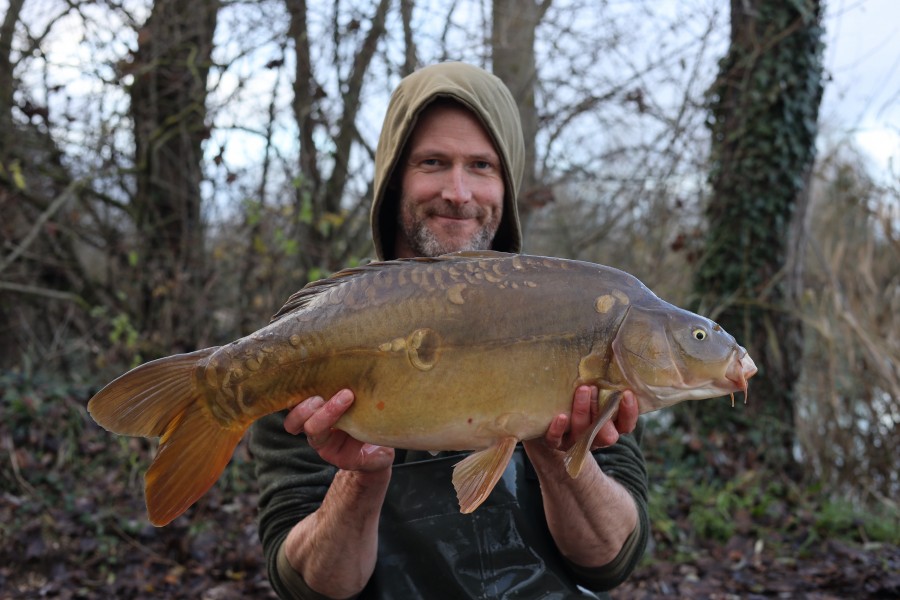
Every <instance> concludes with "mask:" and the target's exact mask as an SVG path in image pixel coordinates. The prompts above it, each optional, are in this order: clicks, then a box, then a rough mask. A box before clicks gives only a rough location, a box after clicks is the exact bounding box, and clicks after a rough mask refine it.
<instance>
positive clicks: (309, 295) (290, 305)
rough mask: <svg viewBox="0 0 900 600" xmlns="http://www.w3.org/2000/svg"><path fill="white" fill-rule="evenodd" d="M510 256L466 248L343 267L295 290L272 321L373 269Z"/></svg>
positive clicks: (505, 253)
mask: <svg viewBox="0 0 900 600" xmlns="http://www.w3.org/2000/svg"><path fill="white" fill-rule="evenodd" d="M509 256H514V255H513V254H510V253H509V252H497V251H495V250H472V251H468V250H464V251H461V252H451V253H450V254H442V255H441V256H436V257H433V258H429V257H424V256H422V257H416V258H397V259H394V260H385V261H373V262H370V263H368V264H365V265H359V266H357V267H349V268H347V269H342V270H340V271H338V272H336V273H334V274H333V275H331V276H330V277H327V278H325V279H319V280H318V281H311V282H309V283H307V284H306V285H305V286H303V288H302V289H301V290H299V291H297V292H294V294H293V295H291V297H290V298H288V299H287V302H285V303H284V306H282V307H281V309H280V310H279V311H278V312H277V313H275V315H274V316H272V319H271V320H270V323H274V322H275V321H277V320H278V319H281V318H282V317H284V316H285V315H287V314H290V313H292V312H294V311H295V310H299V309H301V308H303V307H304V306H306V305H307V304H309V302H310V301H311V300H312V299H313V298H315V297H316V296H318V295H319V294H321V293H323V292H325V291H326V290H328V289H330V288H332V287H334V286H335V285H339V284H341V283H344V281H345V280H346V279H347V278H348V277H357V276H361V275H365V274H368V273H371V272H372V271H380V270H383V269H398V268H406V267H409V266H410V265H411V264H422V263H436V262H444V261H450V260H463V259H474V258H481V259H485V258H506V257H509Z"/></svg>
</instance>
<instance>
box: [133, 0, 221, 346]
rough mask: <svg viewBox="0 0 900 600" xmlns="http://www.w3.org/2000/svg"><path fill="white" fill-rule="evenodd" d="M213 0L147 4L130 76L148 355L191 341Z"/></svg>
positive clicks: (197, 325) (196, 330)
mask: <svg viewBox="0 0 900 600" xmlns="http://www.w3.org/2000/svg"><path fill="white" fill-rule="evenodd" d="M218 9H219V2H218V0H200V1H198V2H180V1H178V0H156V2H155V3H154V5H153V12H152V14H151V15H150V18H149V19H148V20H147V23H146V24H145V25H144V27H143V28H142V29H141V30H140V32H139V35H138V50H137V53H136V56H135V63H134V65H133V69H132V72H133V74H134V83H133V85H132V86H131V115H132V117H133V119H134V134H135V170H136V173H137V187H136V192H135V196H134V199H133V204H132V207H133V213H134V218H135V223H136V225H137V230H138V232H137V233H138V236H139V240H140V246H139V255H138V257H137V261H138V262H137V264H138V265H139V267H140V268H141V269H143V270H144V271H145V274H146V275H145V277H144V278H143V281H144V282H145V284H144V287H143V293H142V298H141V303H142V310H141V322H140V323H139V324H138V330H139V331H144V332H148V333H149V334H150V335H151V336H152V339H151V340H150V342H151V348H150V349H149V352H150V353H155V352H169V351H171V350H172V349H181V350H186V349H189V348H191V347H192V346H194V345H195V344H196V343H197V342H198V341H200V338H201V337H202V336H201V333H200V332H201V331H202V330H201V327H202V323H203V322H204V321H205V319H202V318H201V313H202V306H198V305H197V303H198V302H200V300H201V298H202V293H201V290H202V287H203V284H204V280H205V278H206V275H205V266H204V258H203V228H202V222H201V210H200V209H201V195H200V183H201V181H202V179H203V174H202V161H203V152H202V143H203V140H205V139H206V138H207V137H208V135H209V128H208V125H207V123H206V96H207V74H208V72H209V68H210V55H211V53H212V48H213V33H214V32H215V27H216V17H217V13H218Z"/></svg>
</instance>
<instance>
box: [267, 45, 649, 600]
mask: <svg viewBox="0 0 900 600" xmlns="http://www.w3.org/2000/svg"><path fill="white" fill-rule="evenodd" d="M437 99H450V100H452V101H455V102H459V103H460V104H462V105H463V106H465V107H467V108H468V109H470V110H471V111H472V112H473V113H474V114H475V115H476V116H477V117H478V119H479V120H480V121H481V123H482V124H483V125H484V128H485V130H486V131H487V132H488V134H489V135H490V137H491V139H492V141H493V143H494V146H495V149H496V151H497V152H498V154H499V156H500V158H501V162H502V168H503V179H504V190H505V195H504V204H503V214H502V218H501V223H500V226H499V228H498V231H497V235H496V236H495V238H494V242H493V246H492V249H494V250H500V251H506V252H519V251H520V250H521V246H522V235H521V230H520V224H519V216H518V211H517V208H516V197H517V194H518V190H519V184H520V180H521V177H522V172H523V169H524V157H525V150H524V142H523V139H522V128H521V125H520V121H519V113H518V109H517V107H516V103H515V101H514V99H513V98H512V95H511V94H510V92H509V90H508V89H507V88H506V86H505V85H504V84H503V83H502V82H501V81H500V80H499V79H498V78H497V77H495V76H493V75H491V74H489V73H487V72H486V71H484V70H482V69H479V68H477V67H473V66H470V65H466V64H462V63H441V64H437V65H433V66H430V67H426V68H424V69H422V70H420V71H417V72H416V73H413V74H412V75H409V76H408V77H406V78H405V79H403V81H401V83H400V84H399V86H398V87H397V89H396V90H395V92H394V94H393V95H392V97H391V101H390V104H389V106H388V110H387V114H386V116H385V120H384V126H383V131H382V135H381V137H380V139H379V143H378V147H377V150H376V156H375V162H376V165H375V181H374V189H375V195H374V198H373V203H372V210H371V226H372V237H373V241H374V244H375V253H376V255H377V257H378V258H379V259H382V260H389V259H393V258H395V254H394V250H393V245H394V239H395V235H396V219H397V214H398V211H397V202H398V200H399V189H398V186H396V185H395V184H394V181H395V178H396V177H397V176H398V172H397V165H398V164H400V163H401V161H402V159H403V153H404V149H405V145H406V142H407V140H408V139H409V137H410V134H411V132H412V131H413V128H414V127H415V124H416V121H417V119H418V117H419V115H420V114H422V112H423V110H424V109H425V108H426V107H427V106H428V105H429V104H430V103H432V102H433V101H435V100H437ZM285 415H286V411H281V412H278V413H274V414H271V415H268V416H266V417H263V418H262V419H259V420H257V421H256V422H255V423H254V424H253V425H252V427H251V431H252V435H251V439H250V450H251V453H252V455H253V457H254V461H255V465H256V473H257V479H258V483H259V488H260V496H259V509H260V512H259V535H260V539H261V541H262V544H263V549H264V551H265V555H266V562H267V566H268V573H269V581H270V582H271V584H272V587H273V589H274V590H275V591H276V592H277V593H278V595H279V596H280V597H282V598H302V599H314V600H322V599H323V598H324V596H322V595H320V594H318V593H316V592H315V591H313V590H311V589H310V588H309V587H308V586H307V585H306V583H305V582H304V581H303V579H302V578H301V577H300V575H299V574H298V573H297V572H296V571H294V570H293V568H292V567H291V566H290V564H289V563H288V561H287V558H286V556H285V554H284V552H283V549H282V543H283V542H284V539H285V538H286V537H287V534H288V532H289V531H290V530H291V529H292V528H293V526H294V525H295V524H296V523H297V522H298V521H300V520H301V519H303V518H305V517H306V516H308V515H309V514H311V513H312V512H314V511H315V510H316V509H317V508H318V507H319V506H320V505H321V503H322V500H323V499H324V497H325V494H326V492H327V490H328V487H329V486H330V485H331V482H332V481H333V479H334V475H335V473H336V468H335V467H333V466H332V465H330V464H328V463H325V462H324V461H323V460H322V459H321V458H320V457H319V455H318V453H316V451H315V450H314V449H313V448H312V447H310V446H309V444H308V443H307V442H306V439H305V438H304V436H302V435H300V436H295V435H291V434H289V433H287V432H286V431H285V430H284V417H285ZM642 429H643V424H642V422H639V424H638V428H637V429H636V430H635V432H634V434H633V435H623V436H621V437H620V439H619V442H618V443H617V444H615V445H614V446H611V447H609V448H603V449H601V450H599V451H597V452H595V453H594V457H595V459H596V460H597V462H598V463H599V464H600V466H601V468H603V469H604V471H605V472H606V473H607V474H608V475H610V476H611V477H613V478H614V479H616V480H617V481H619V483H621V484H622V485H623V486H624V487H625V488H626V489H627V490H628V491H629V492H630V493H631V494H632V496H633V497H634V499H635V504H636V506H637V509H638V517H639V523H638V526H637V528H636V529H635V531H634V533H632V535H631V537H630V538H629V539H628V541H627V542H626V543H625V546H624V547H623V549H622V550H621V551H620V553H619V556H618V557H617V558H616V559H615V560H614V561H613V562H612V563H610V564H608V565H606V566H604V567H600V568H596V569H593V568H592V569H588V568H583V567H580V566H578V565H575V564H573V563H571V562H569V561H567V560H566V559H565V558H564V557H562V556H561V555H560V554H559V552H558V551H557V550H556V549H555V545H554V542H553V540H552V538H550V537H549V531H548V530H547V528H546V523H545V522H544V518H543V513H542V508H541V504H540V502H541V501H540V486H539V484H538V481H537V477H536V475H535V474H534V469H533V467H531V465H530V463H528V461H527V458H526V457H525V453H524V452H523V451H522V449H521V447H520V448H518V449H517V450H516V452H515V454H514V456H513V460H512V461H511V465H512V466H511V467H510V469H508V473H507V475H509V476H508V477H507V476H506V475H504V478H503V481H506V482H507V483H508V484H509V486H508V490H507V491H508V493H506V494H505V495H504V492H503V491H501V488H503V487H504V486H503V485H498V486H497V488H495V490H494V492H492V494H491V497H489V498H488V500H487V501H486V503H485V504H484V505H483V506H482V507H480V508H479V509H478V511H476V512H475V513H474V515H475V516H474V517H472V516H471V515H460V514H459V512H458V510H457V506H456V496H455V493H454V491H453V488H452V485H451V483H450V479H451V477H450V473H451V472H452V467H453V464H455V463H456V462H458V460H459V457H458V456H454V454H459V453H441V454H440V455H439V456H438V457H434V456H431V455H430V454H429V453H426V452H413V451H404V450H399V449H398V450H397V452H396V458H395V461H394V469H393V474H392V478H391V483H390V486H389V489H388V494H387V498H386V501H385V506H384V508H383V510H382V516H381V524H380V527H379V558H378V561H379V564H378V565H377V566H376V571H375V574H374V575H373V577H372V580H370V582H369V585H368V586H367V587H366V589H365V590H363V592H362V593H361V594H360V598H379V599H385V598H403V599H404V600H405V599H406V598H411V597H415V596H417V595H418V596H422V595H423V594H424V597H434V598H443V597H448V598H449V597H453V598H463V597H478V598H485V599H487V598H507V597H516V598H525V597H554V598H597V597H605V595H604V594H601V595H600V596H597V595H595V594H593V593H591V592H588V591H587V590H586V589H585V587H586V588H590V589H592V590H596V591H600V590H607V589H611V588H612V587H615V586H616V585H618V584H619V583H620V582H621V581H623V580H624V579H625V578H627V576H628V575H629V574H630V573H631V572H632V570H633V569H634V568H635V566H636V564H637V562H638V560H639V559H640V557H641V555H642V554H643V550H644V548H645V547H646V544H647V540H648V538H649V518H648V516H647V478H646V470H645V465H644V460H643V456H642V454H641V450H640V445H639V438H640V435H641V432H642ZM421 511H424V512H423V513H422V514H419V513H420V512H421ZM410 522H413V523H415V524H416V525H415V526H410V525H409V523H410ZM415 565H418V567H416V566H415ZM469 567H474V569H472V570H469ZM413 574H415V576H414V575H413ZM407 580H408V582H409V586H408V587H404V586H407ZM423 580H424V583H423ZM548 582H549V583H548ZM416 585H418V586H419V587H418V588H416V587H415V586H416ZM423 585H424V589H425V591H424V592H423V591H422V589H423V588H422V586H423ZM473 588H479V589H480V590H481V591H479V592H478V593H473V592H472V591H471V590H472V589H473ZM411 589H412V590H418V591H408V590H411ZM398 590H399V591H398ZM404 590H407V591H404Z"/></svg>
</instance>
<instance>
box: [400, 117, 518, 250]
mask: <svg viewBox="0 0 900 600" xmlns="http://www.w3.org/2000/svg"><path fill="white" fill-rule="evenodd" d="M404 156H405V160H404V162H403V163H401V165H400V166H401V169H402V178H401V194H400V214H399V227H398V230H397V240H396V245H395V250H396V254H397V256H398V257H399V258H405V257H413V256H438V255H440V254H445V253H447V252H456V251H459V250H486V249H488V248H490V246H491V241H492V240H493V239H494V235H495V234H496V233H497V228H498V227H499V226H500V217H501V215H502V213H503V191H504V189H503V171H502V168H501V165H500V157H499V155H498V154H497V151H496V150H495V149H494V144H493V143H492V142H491V138H490V137H489V136H488V134H487V132H486V131H485V129H484V127H482V125H481V123H480V122H479V121H478V119H477V117H475V115H474V114H472V113H471V112H470V111H468V110H467V109H465V108H463V107H462V106H455V105H446V104H439V105H436V106H432V107H430V108H427V109H426V110H425V112H424V113H423V114H422V115H421V116H420V118H419V121H418V123H417V124H416V127H415V129H414V130H413V132H412V135H411V136H410V139H409V142H408V144H407V151H406V153H405V154H404Z"/></svg>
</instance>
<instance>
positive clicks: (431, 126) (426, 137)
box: [407, 101, 496, 153]
mask: <svg viewBox="0 0 900 600" xmlns="http://www.w3.org/2000/svg"><path fill="white" fill-rule="evenodd" d="M441 141H446V142H450V143H452V142H454V141H459V142H462V143H464V144H465V145H467V146H469V147H479V148H478V149H479V151H481V152H484V151H486V150H491V151H493V152H495V153H496V148H495V146H494V142H493V140H492V139H491V136H490V135H489V134H488V132H487V129H485V127H484V125H482V123H481V121H480V120H479V119H478V117H477V116H476V115H475V113H474V112H472V111H471V110H469V109H468V108H466V107H465V106H463V105H461V104H458V103H456V102H450V101H438V102H435V103H432V104H431V105H429V106H428V107H427V108H425V109H424V110H423V111H422V113H421V114H420V115H419V118H418V119H417V121H416V124H415V126H414V127H413V130H412V133H411V134H410V137H409V141H408V143H407V150H408V151H413V150H415V149H416V148H419V147H422V146H425V145H430V144H434V143H436V142H441ZM473 149H474V148H473Z"/></svg>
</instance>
